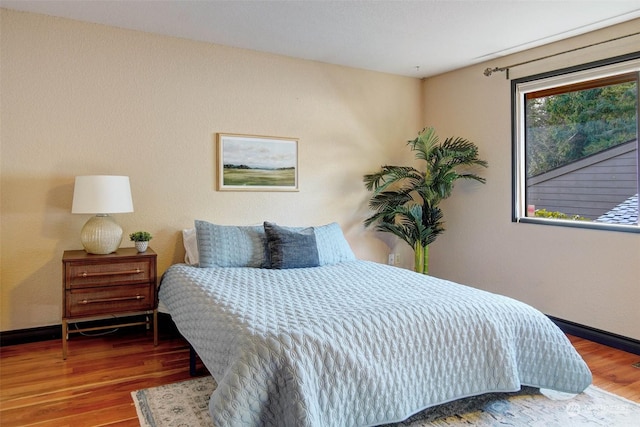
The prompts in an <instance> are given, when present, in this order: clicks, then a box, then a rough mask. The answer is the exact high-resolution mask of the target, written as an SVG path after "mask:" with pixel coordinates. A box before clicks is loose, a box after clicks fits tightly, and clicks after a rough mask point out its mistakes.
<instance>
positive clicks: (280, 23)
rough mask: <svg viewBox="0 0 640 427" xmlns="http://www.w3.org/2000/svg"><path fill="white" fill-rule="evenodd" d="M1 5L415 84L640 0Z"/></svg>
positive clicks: (615, 18) (605, 18)
mask: <svg viewBox="0 0 640 427" xmlns="http://www.w3.org/2000/svg"><path fill="white" fill-rule="evenodd" d="M0 7H4V8H7V9H15V10H22V11H28V12H36V13H42V14H46V15H52V16H59V17H65V18H71V19H76V20H80V21H87V22H94V23H99V24H105V25H111V26H115V27H121V28H128V29H135V30H140V31H146V32H150V33H157V34H164V35H170V36H177V37H182V38H187V39H193V40H199V41H207V42H213V43H218V44H223V45H227V46H234V47H240V48H246V49H252V50H257V51H263V52H270V53H276V54H281V55H286V56H291V57H296V58H304V59H311V60H315V61H321V62H327V63H332V64H340V65H346V66H349V67H356V68H363V69H368V70H375V71H382V72H386V73H392V74H399V75H405V76H413V77H426V76H431V75H435V74H439V73H443V72H446V71H449V70H453V69H456V68H461V67H465V66H468V65H472V64H475V63H479V62H483V61H486V60H490V59H495V58H499V57H501V56H504V55H507V54H510V53H515V52H519V51H522V50H525V49H529V48H532V47H536V46H540V45H543V44H546V43H549V42H553V41H557V40H560V39H564V38H568V37H572V36H576V35H579V34H583V33H586V32H589V31H593V30H596V29H599V28H603V27H606V26H609V25H612V24H616V23H620V22H624V21H628V20H631V19H634V18H639V17H640V0H605V1H589V0H584V1H582V0H546V1H541V0H529V1H527V0H475V1H472V0H465V1H457V0H422V1H410V0H401V1H390V0H379V1H376V0H351V1H345V0H342V1H335V0H289V1H274V0H262V1H258V0H249V1H247V0H245V1H231V0H229V1H221V0H206V1H205V0H201V1H194V0H190V1H189V0H188V1H181V0H155V1H141V0H118V1H113V0H0ZM638 31H640V28H639V29H638ZM495 65H497V66H503V65H508V64H501V63H496V64H495Z"/></svg>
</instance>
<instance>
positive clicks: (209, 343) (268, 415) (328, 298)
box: [159, 221, 591, 427]
mask: <svg viewBox="0 0 640 427" xmlns="http://www.w3.org/2000/svg"><path fill="white" fill-rule="evenodd" d="M274 227H275V228H274ZM274 229H275V230H276V231H277V232H276V233H275V234H274V233H273V232H272V231H273V230H274ZM274 235H275V236H276V237H275V238H274ZM309 236H311V237H312V238H310V237H309ZM195 238H196V240H197V252H198V255H197V256H198V257H199V259H198V260H197V265H190V264H188V263H185V264H176V265H172V266H171V267H170V268H169V269H168V270H167V271H166V272H165V274H164V275H163V278H162V280H161V285H160V290H159V296H160V300H161V301H162V302H163V303H164V304H165V305H166V306H167V308H168V310H169V313H170V314H171V316H172V318H173V320H174V322H175V324H176V326H177V327H178V329H179V331H180V332H181V333H182V334H183V336H184V337H185V338H186V339H187V340H188V341H189V343H190V344H191V345H192V346H193V348H194V349H195V350H196V352H197V353H198V355H199V356H200V359H201V360H202V362H203V363H204V365H205V366H206V367H207V369H208V370H209V372H210V373H211V375H212V376H213V377H214V378H215V380H216V382H217V384H218V385H217V388H216V390H215V391H214V392H213V394H212V396H211V400H210V403H209V412H210V414H211V416H212V418H213V421H214V424H215V425H216V426H218V427H222V426H263V425H268V426H323V427H324V426H370V425H379V424H384V423H391V422H398V421H401V420H404V419H406V418H407V417H409V416H411V415H412V414H414V413H417V412H419V411H421V410H423V409H425V408H428V407H431V406H434V405H438V404H442V403H446V402H450V401H452V400H456V399H460V398H463V397H467V396H473V395H478V394H482V393H488V392H496V391H505V392H507V391H517V390H519V389H520V387H521V386H522V385H526V386H532V387H539V388H549V389H554V390H558V391H563V392H568V393H579V392H581V391H583V390H584V389H585V388H586V387H587V386H588V385H589V384H591V373H590V371H589V369H588V368H587V366H586V364H585V363H584V361H583V360H582V358H581V357H580V356H579V354H578V353H577V352H576V351H575V349H574V348H573V346H572V345H571V344H570V342H569V341H568V339H567V338H566V336H565V335H564V334H563V333H562V332H561V331H560V330H559V329H558V328H557V327H556V326H555V325H554V324H553V323H552V322H551V321H550V320H549V319H548V318H547V317H546V316H544V315H543V314H542V313H540V312H539V311H537V310H536V309H534V308H532V307H531V306H529V305H526V304H524V303H522V302H519V301H516V300H513V299H511V298H507V297H504V296H500V295H496V294H492V293H489V292H485V291H481V290H478V289H475V288H472V287H468V286H464V285H460V284H456V283H453V282H450V281H446V280H441V279H438V278H435V277H431V276H427V275H421V274H417V273H414V272H411V271H408V270H405V269H401V268H396V267H392V266H387V265H383V264H378V263H374V262H370V261H363V260H357V259H355V257H354V256H353V253H352V252H351V250H350V248H349V246H348V244H347V243H346V240H345V239H344V236H343V235H342V232H341V230H340V227H339V226H338V225H337V224H335V223H334V224H328V225H326V226H321V227H309V228H301V227H296V228H291V227H278V226H276V225H275V224H268V223H265V225H264V226H237V227H235V226H220V225H215V224H211V223H208V222H205V221H196V233H195ZM274 239H275V240H274ZM186 241H187V240H185V242H186ZM314 248H315V251H314ZM192 250H194V249H193V248H192ZM308 252H312V256H311V261H309V260H308V259H306V258H308V257H307V255H306V254H307V253H308ZM301 253H304V254H303V255H300V254H301ZM187 254H188V255H189V250H187ZM191 257H192V258H193V255H192V256H191ZM300 258H302V259H300ZM274 266H275V267H274ZM291 266H293V267H291ZM267 267H269V268H267Z"/></svg>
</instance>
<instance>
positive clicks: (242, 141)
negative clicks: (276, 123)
mask: <svg viewBox="0 0 640 427" xmlns="http://www.w3.org/2000/svg"><path fill="white" fill-rule="evenodd" d="M217 144H218V190H227V191H298V140H297V139H294V138H281V137H275V136H254V135H239V134H227V133H219V134H217Z"/></svg>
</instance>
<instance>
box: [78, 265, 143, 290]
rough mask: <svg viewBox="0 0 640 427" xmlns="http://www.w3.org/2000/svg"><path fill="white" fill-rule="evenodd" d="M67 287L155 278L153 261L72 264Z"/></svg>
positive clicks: (137, 281) (113, 283)
mask: <svg viewBox="0 0 640 427" xmlns="http://www.w3.org/2000/svg"><path fill="white" fill-rule="evenodd" d="M67 274H68V277H67V280H66V285H67V288H68V289H69V288H76V287H87V286H103V285H107V284H108V285H117V284H119V283H143V282H149V281H152V280H155V277H154V276H155V273H154V272H153V271H152V266H151V261H150V260H149V259H144V260H140V261H127V262H109V263H104V264H88V263H84V264H70V266H69V269H68V270H67Z"/></svg>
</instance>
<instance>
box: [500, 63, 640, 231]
mask: <svg viewBox="0 0 640 427" xmlns="http://www.w3.org/2000/svg"><path fill="white" fill-rule="evenodd" d="M639 79H640V52H638V53H635V54H632V55H625V56H623V57H617V58H612V59H610V60H606V61H599V62H597V63H591V64H586V65H584V66H581V67H574V68H571V69H565V70H559V71H556V72H552V73H546V74H542V75H537V76H531V77H526V78H521V79H517V80H514V81H513V82H512V85H511V89H512V102H513V113H512V114H513V116H512V117H513V176H514V185H513V188H514V190H513V191H514V194H513V220H514V221H518V222H531V223H540V224H552V225H566V226H573V227H585V228H602V229H609V230H620V231H631V232H640V227H639V226H638V212H639V211H640V201H639V200H638V188H639V187H640V174H639V172H638V165H639V164H640V162H639V159H640V154H639V149H638V122H639V120H638V98H639V95H638V94H639V91H640V85H639V84H638V83H639Z"/></svg>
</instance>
